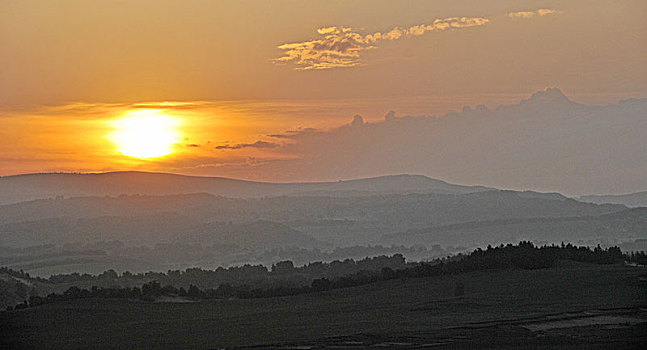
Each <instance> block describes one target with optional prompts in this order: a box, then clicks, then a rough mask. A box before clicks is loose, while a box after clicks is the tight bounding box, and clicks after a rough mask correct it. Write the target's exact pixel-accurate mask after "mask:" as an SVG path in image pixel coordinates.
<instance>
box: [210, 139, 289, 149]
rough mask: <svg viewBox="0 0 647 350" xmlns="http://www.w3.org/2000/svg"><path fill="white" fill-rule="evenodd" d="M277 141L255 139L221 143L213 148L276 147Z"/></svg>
mask: <svg viewBox="0 0 647 350" xmlns="http://www.w3.org/2000/svg"><path fill="white" fill-rule="evenodd" d="M278 146H279V144H278V143H273V142H266V141H256V142H254V143H237V144H235V145H229V144H227V145H221V146H216V147H214V148H215V149H241V148H274V147H278Z"/></svg>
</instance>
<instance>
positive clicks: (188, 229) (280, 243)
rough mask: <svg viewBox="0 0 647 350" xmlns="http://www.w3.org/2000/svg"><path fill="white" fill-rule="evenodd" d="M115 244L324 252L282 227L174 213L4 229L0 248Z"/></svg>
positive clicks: (37, 223) (317, 244)
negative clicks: (209, 220)
mask: <svg viewBox="0 0 647 350" xmlns="http://www.w3.org/2000/svg"><path fill="white" fill-rule="evenodd" d="M113 240H119V241H122V242H125V243H127V244H129V245H142V244H143V245H149V246H153V245H155V244H156V243H174V242H175V243H183V244H185V243H199V244H203V245H213V244H219V245H234V246H239V247H247V248H255V249H258V248H266V249H269V248H275V247H289V246H297V247H304V248H313V247H325V244H323V243H321V242H319V241H317V240H316V239H314V238H312V237H311V236H309V235H307V234H304V233H302V232H299V231H296V230H294V229H291V228H289V227H287V226H285V225H281V224H278V223H273V222H267V221H252V222H245V223H233V224H229V223H201V222H199V221H196V220H192V219H190V218H187V217H184V216H182V215H179V214H175V213H164V214H152V215H146V216H132V217H126V216H100V217H93V218H81V219H72V218H69V217H61V218H50V219H42V220H36V221H29V222H21V223H10V224H2V225H0V244H2V245H3V246H10V247H27V246H30V245H43V244H66V243H75V242H96V241H113Z"/></svg>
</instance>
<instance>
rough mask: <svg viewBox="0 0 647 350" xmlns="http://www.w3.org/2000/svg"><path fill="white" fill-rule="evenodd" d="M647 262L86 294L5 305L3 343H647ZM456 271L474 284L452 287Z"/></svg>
mask: <svg viewBox="0 0 647 350" xmlns="http://www.w3.org/2000/svg"><path fill="white" fill-rule="evenodd" d="M646 273H647V269H645V268H638V267H626V266H600V265H588V264H576V263H563V264H560V266H559V267H555V268H550V269H541V270H503V271H486V272H475V273H468V274H463V275H456V276H441V277H432V278H420V279H407V280H389V281H385V282H380V283H374V284H370V285H365V286H361V287H355V288H348V289H340V290H333V291H328V292H321V293H314V294H306V295H298V296H291V297H281V298H265V299H251V300H207V301H201V302H195V303H168V302H165V303H144V302H136V301H123V300H95V299H88V300H77V301H73V302H65V303H58V304H51V305H45V306H40V307H35V308H30V309H25V310H18V311H11V312H3V313H0V332H1V333H0V348H18V349H20V348H24V349H52V348H59V349H63V348H64V349H75V348H88V347H101V348H115V349H116V348H140V349H146V348H155V349H195V348H197V349H211V348H219V347H258V346H261V347H263V346H269V347H271V348H277V347H285V346H288V345H290V346H302V347H303V348H333V347H342V348H365V347H376V348H379V347H390V348H421V347H422V348H428V347H432V346H433V347H436V346H438V347H459V348H462V347H465V348H467V347H469V348H491V347H497V348H505V347H509V348H515V347H518V346H519V345H524V346H526V347H546V346H552V347H556V348H565V349H566V348H573V347H587V348H605V347H610V346H612V347H613V348H637V347H639V346H640V345H644V344H645V343H647V310H646V309H645V308H646V307H647V281H646V280H645V275H646ZM456 282H462V283H463V284H464V285H465V296H463V297H454V287H455V284H456ZM573 327H576V328H573Z"/></svg>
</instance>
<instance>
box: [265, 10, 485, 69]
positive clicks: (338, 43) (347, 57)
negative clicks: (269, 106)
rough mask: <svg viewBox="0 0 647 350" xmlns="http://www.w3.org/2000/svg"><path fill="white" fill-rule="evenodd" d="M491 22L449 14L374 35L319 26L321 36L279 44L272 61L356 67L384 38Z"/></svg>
mask: <svg viewBox="0 0 647 350" xmlns="http://www.w3.org/2000/svg"><path fill="white" fill-rule="evenodd" d="M488 22H489V19H487V18H482V17H448V18H439V19H436V20H435V21H433V22H432V23H430V24H420V25H416V26H412V27H409V28H401V27H394V28H393V29H391V30H390V31H388V32H375V33H372V34H361V33H360V32H359V30H357V29H355V28H351V27H326V28H319V29H317V33H318V34H319V35H320V36H323V37H322V38H320V39H315V40H309V41H302V42H296V43H288V44H283V45H280V46H279V47H278V48H279V49H280V50H283V56H281V57H279V58H276V59H274V61H273V62H274V63H277V64H280V63H292V64H295V65H297V68H296V69H298V70H311V69H330V68H339V67H354V66H358V65H360V64H361V52H362V51H366V50H371V49H375V48H377V44H378V43H379V42H381V41H393V40H399V39H401V38H405V37H413V36H420V35H423V34H425V33H427V32H431V31H444V30H448V29H459V28H468V27H476V26H482V25H485V24H487V23H488Z"/></svg>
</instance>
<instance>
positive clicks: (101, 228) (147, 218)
mask: <svg viewBox="0 0 647 350" xmlns="http://www.w3.org/2000/svg"><path fill="white" fill-rule="evenodd" d="M624 209H626V207H624V206H620V205H596V204H590V203H582V202H578V201H575V200H573V199H568V198H566V197H563V196H561V195H557V194H541V193H533V192H514V191H483V192H476V193H467V194H461V195H453V194H407V195H401V194H388V195H387V194H384V195H370V196H356V197H328V196H307V197H306V196H294V197H287V196H282V197H271V198H257V199H235V198H224V197H215V196H213V195H209V194H189V195H169V196H141V195H134V196H119V197H79V198H68V199H46V200H35V201H28V202H22V203H17V204H10V205H5V206H0V218H2V222H1V223H0V242H2V243H1V244H3V245H7V246H18V247H24V246H25V245H28V244H29V245H39V244H46V243H59V244H64V243H71V242H76V241H85V242H92V241H95V240H115V239H118V240H122V241H124V242H130V243H132V244H155V243H157V242H196V243H204V244H207V243H208V244H212V243H218V244H234V243H236V244H237V243H239V241H237V240H236V239H237V238H240V237H234V236H231V235H224V236H222V235H221V236H211V238H209V237H208V235H205V234H202V233H201V232H209V230H210V229H206V228H205V227H207V226H208V225H211V224H212V223H228V222H232V223H234V224H237V225H242V224H248V223H252V222H259V221H260V222H266V223H269V222H274V223H279V224H281V225H283V226H282V227H284V228H287V227H289V228H290V230H296V231H300V232H302V233H304V234H308V235H310V236H312V237H314V238H315V239H317V240H320V241H325V242H328V243H330V244H331V245H333V246H343V245H350V244H375V243H377V242H378V240H379V238H380V237H381V236H382V235H384V234H389V233H395V232H400V231H402V230H406V229H420V228H424V227H430V226H438V225H450V224H457V223H464V222H473V221H487V220H507V219H522V218H543V217H575V216H578V217H579V216H596V215H602V214H608V213H613V212H617V211H621V210H624ZM257 229H260V228H258V227H257ZM205 230H206V231H205ZM282 231H283V230H277V232H282ZM271 232H274V231H272V230H266V231H264V233H268V234H269V233H271ZM215 237H218V239H220V241H218V240H217V239H216V238H215ZM241 237H242V236H241ZM262 237H263V236H262V235H260V232H257V238H259V239H261V238H262ZM261 241H265V240H264V239H261ZM274 242H275V243H276V244H274V245H279V244H288V243H291V244H293V245H297V246H304V247H312V246H313V244H308V243H307V240H304V239H295V240H289V239H282V238H279V237H278V236H277V237H274ZM268 243H269V244H270V245H272V244H271V243H272V242H268ZM246 245H252V242H251V241H247V243H246ZM262 245H263V244H256V246H262ZM274 245H272V246H274Z"/></svg>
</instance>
